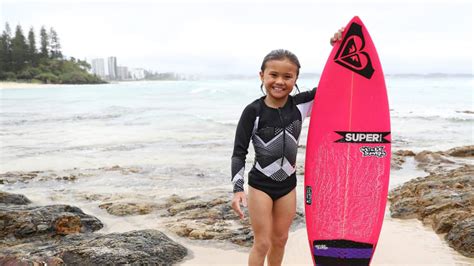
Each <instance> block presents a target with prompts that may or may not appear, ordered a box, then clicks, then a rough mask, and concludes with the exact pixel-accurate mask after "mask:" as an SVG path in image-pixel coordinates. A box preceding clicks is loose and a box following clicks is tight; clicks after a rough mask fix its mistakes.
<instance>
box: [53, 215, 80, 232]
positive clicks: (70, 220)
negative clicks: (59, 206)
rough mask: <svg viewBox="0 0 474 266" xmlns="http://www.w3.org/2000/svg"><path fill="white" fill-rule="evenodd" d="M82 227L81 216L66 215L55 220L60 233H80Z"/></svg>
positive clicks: (55, 226) (57, 230)
mask: <svg viewBox="0 0 474 266" xmlns="http://www.w3.org/2000/svg"><path fill="white" fill-rule="evenodd" d="M81 227H82V224H81V218H80V217H79V216H74V215H64V216H61V217H58V218H57V219H56V221H54V229H55V231H56V233H57V234H59V235H69V234H76V233H79V232H81ZM45 229H46V228H45Z"/></svg>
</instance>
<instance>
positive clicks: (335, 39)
mask: <svg viewBox="0 0 474 266" xmlns="http://www.w3.org/2000/svg"><path fill="white" fill-rule="evenodd" d="M343 32H344V27H342V28H340V29H339V30H338V31H337V32H336V33H334V36H333V37H332V38H331V39H329V44H331V46H334V44H335V43H336V42H338V41H340V40H342V33H343Z"/></svg>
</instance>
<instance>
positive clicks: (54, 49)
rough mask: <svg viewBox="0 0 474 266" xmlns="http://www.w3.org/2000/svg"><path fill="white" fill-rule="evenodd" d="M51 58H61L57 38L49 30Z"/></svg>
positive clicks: (55, 34)
mask: <svg viewBox="0 0 474 266" xmlns="http://www.w3.org/2000/svg"><path fill="white" fill-rule="evenodd" d="M49 37H50V46H51V58H62V57H63V55H62V53H61V45H60V44H59V37H58V34H57V33H56V31H55V30H54V29H53V28H51V29H50V30H49Z"/></svg>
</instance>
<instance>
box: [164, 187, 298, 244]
mask: <svg viewBox="0 0 474 266" xmlns="http://www.w3.org/2000/svg"><path fill="white" fill-rule="evenodd" d="M212 195H213V196H211V197H209V198H206V199H204V198H201V197H194V198H188V199H185V198H180V197H178V196H176V195H174V196H172V197H171V198H170V199H169V200H168V201H167V204H168V205H169V207H168V208H167V209H166V212H165V213H164V214H163V215H162V216H163V217H164V218H166V219H165V225H166V227H167V228H168V229H169V230H170V231H172V232H174V233H175V234H177V235H178V236H181V237H185V238H189V239H200V240H208V239H213V240H221V241H228V242H231V243H234V244H237V245H240V246H245V247H250V246H252V243H253V233H252V230H251V228H250V221H249V218H248V212H247V210H246V208H244V209H243V211H244V214H245V217H246V218H245V219H244V220H240V219H239V217H238V216H237V215H236V214H235V213H234V211H233V209H232V207H231V196H232V195H231V194H229V193H217V194H214V193H213V194H212ZM303 217H304V216H303V213H302V212H301V211H298V212H297V214H296V217H295V220H294V222H293V229H294V228H296V227H299V226H302V224H303Z"/></svg>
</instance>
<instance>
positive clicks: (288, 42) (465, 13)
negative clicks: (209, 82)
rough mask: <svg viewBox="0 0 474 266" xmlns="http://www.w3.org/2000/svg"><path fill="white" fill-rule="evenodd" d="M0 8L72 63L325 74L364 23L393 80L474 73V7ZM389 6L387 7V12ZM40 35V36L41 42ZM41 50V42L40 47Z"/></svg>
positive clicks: (161, 4)
mask: <svg viewBox="0 0 474 266" xmlns="http://www.w3.org/2000/svg"><path fill="white" fill-rule="evenodd" d="M355 2H357V1H278V0H273V1H246V0H239V1H222V0H221V1H131V0H129V1H77V0H75V1H65V0H62V1H41V0H38V1H21V0H15V1H13V0H0V3H1V5H0V10H1V17H0V22H1V30H2V31H3V29H4V25H5V22H8V23H9V24H10V27H11V28H12V32H14V29H15V27H16V25H17V24H18V23H19V24H20V25H21V26H22V27H23V30H24V33H25V35H26V34H27V32H28V30H29V28H30V27H31V26H33V27H34V29H35V31H36V32H37V33H38V32H39V29H40V27H41V26H42V25H44V26H46V27H47V28H49V27H53V28H54V29H55V30H56V31H57V32H58V35H59V38H60V42H61V44H62V51H63V54H64V55H67V56H74V57H76V58H82V59H84V58H87V59H91V58H94V57H107V56H116V57H117V61H118V64H119V65H126V66H129V67H143V68H146V69H151V70H156V71H161V72H166V71H175V72H181V73H197V74H236V75H248V74H253V73H257V72H258V71H259V67H260V64H261V61H262V59H263V57H264V56H265V55H266V54H267V53H268V52H269V51H271V50H273V49H278V48H285V49H288V50H290V51H292V52H294V53H295V54H296V55H297V56H298V57H299V59H300V62H301V65H302V69H301V72H302V73H320V72H321V71H322V69H323V67H324V64H325V63H326V60H327V57H328V55H329V52H330V49H331V47H330V45H329V38H330V37H331V36H332V34H333V33H334V32H335V31H337V29H338V28H339V27H341V26H345V25H346V24H347V22H349V20H350V19H351V18H352V17H353V16H354V15H358V16H359V17H360V18H361V19H362V21H363V22H364V24H365V25H366V27H367V29H368V31H369V33H370V34H371V36H372V39H373V41H374V43H375V46H376V48H377V50H378V52H379V57H380V60H381V62H382V66H383V68H384V71H385V73H388V74H394V73H422V74H423V73H433V72H444V73H472V69H473V56H474V54H473V47H474V43H473V4H472V1H462V0H459V1H458V0H446V1H433V0H432V1H421V0H420V1H413V0H412V1H404V0H398V1H385V2H383V1H358V2H359V3H355ZM380 2H382V3H380ZM37 36H39V34H37ZM37 42H38V41H37Z"/></svg>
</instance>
